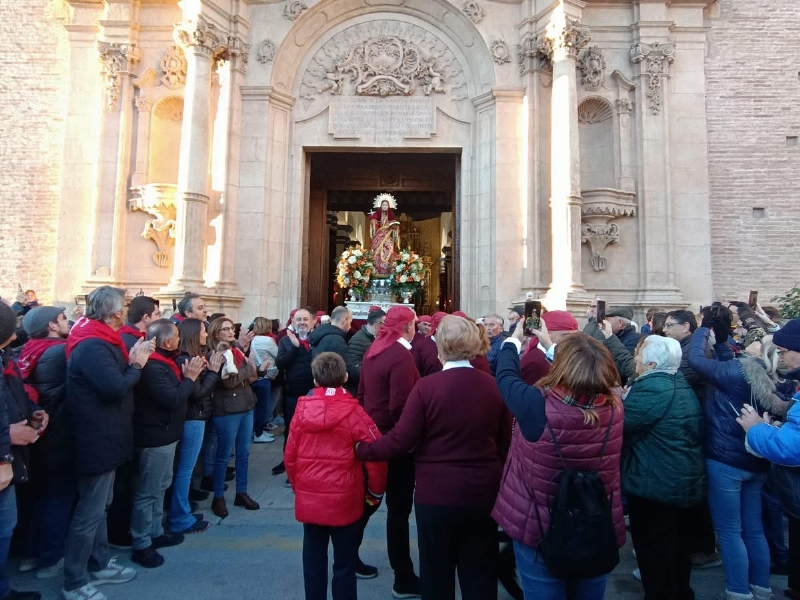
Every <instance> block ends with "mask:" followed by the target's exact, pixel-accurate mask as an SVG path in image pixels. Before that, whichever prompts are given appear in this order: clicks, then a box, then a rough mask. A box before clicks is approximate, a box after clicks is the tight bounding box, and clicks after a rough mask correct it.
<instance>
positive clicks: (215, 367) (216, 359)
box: [208, 352, 225, 373]
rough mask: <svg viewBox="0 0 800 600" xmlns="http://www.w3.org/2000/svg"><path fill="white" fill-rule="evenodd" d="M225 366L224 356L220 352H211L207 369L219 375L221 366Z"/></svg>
mask: <svg viewBox="0 0 800 600" xmlns="http://www.w3.org/2000/svg"><path fill="white" fill-rule="evenodd" d="M224 364H225V355H224V354H223V353H222V352H212V353H211V358H210V359H209V361H208V368H209V370H211V371H214V373H219V370H220V369H221V368H222V365H224Z"/></svg>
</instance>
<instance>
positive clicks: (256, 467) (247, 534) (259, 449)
mask: <svg viewBox="0 0 800 600" xmlns="http://www.w3.org/2000/svg"><path fill="white" fill-rule="evenodd" d="M281 446H282V445H281V440H280V438H279V439H278V441H276V442H275V443H273V444H262V445H254V446H253V450H252V454H251V463H250V464H251V468H250V494H251V495H252V496H253V498H254V499H255V500H257V501H258V502H259V503H260V504H261V510H259V511H254V512H248V511H245V510H244V509H242V508H237V507H234V506H233V486H231V490H230V491H229V492H228V494H227V498H228V509H229V511H230V516H229V517H228V518H227V519H224V520H220V519H218V518H216V517H214V516H213V514H212V513H211V510H210V508H209V506H210V500H209V501H207V502H203V503H202V504H201V510H203V512H204V513H205V515H206V518H211V521H212V527H211V528H210V529H209V530H208V531H207V532H205V533H203V534H200V535H193V536H187V538H186V541H185V542H184V543H183V544H182V545H180V546H177V547H175V548H166V549H164V550H161V552H162V553H163V554H164V557H165V558H166V562H165V564H164V565H163V566H162V567H160V568H158V569H154V570H146V569H139V573H138V575H137V577H136V579H135V580H134V581H132V582H130V583H128V584H124V585H119V586H104V587H103V588H102V589H103V591H104V592H105V593H106V594H107V595H108V596H109V598H110V600H142V599H153V600H194V599H203V600H228V599H241V600H262V599H263V600H272V599H281V600H302V599H303V575H302V567H301V548H302V528H301V526H300V525H299V524H298V523H297V522H296V521H295V520H294V497H293V495H292V492H291V490H289V489H287V488H286V487H284V482H285V480H286V478H285V476H283V477H273V476H272V475H271V474H270V469H271V468H272V467H273V466H274V465H275V464H277V463H278V462H279V461H280V456H281ZM385 514H386V513H385V509H383V508H382V509H381V510H380V512H378V513H377V514H376V515H375V517H373V518H372V519H371V521H370V525H369V527H368V529H367V532H366V536H365V539H364V546H363V547H362V557H363V558H364V559H365V560H366V561H367V562H369V563H371V564H374V565H376V566H377V567H378V568H379V569H380V575H379V576H378V578H377V579H373V580H370V581H360V582H359V584H358V587H359V598H360V600H379V599H380V600H384V599H390V598H391V585H392V575H391V570H390V569H389V562H388V558H387V556H386V544H385V525H384V521H385ZM412 536H416V528H415V527H414V524H413V518H412ZM412 543H413V544H414V545H413V549H414V552H416V543H415V542H412ZM119 560H120V562H122V563H124V564H128V565H130V564H131V563H130V560H129V554H128V553H127V552H120V553H119ZM414 561H415V564H417V565H418V564H419V563H418V561H417V559H416V556H415V558H414ZM133 566H136V565H133ZM15 567H16V564H15V563H12V565H11V567H10V570H11V571H12V573H13V575H12V584H13V585H14V586H15V587H16V588H18V589H37V590H39V591H41V592H42V593H43V598H45V599H46V600H55V599H56V598H58V597H59V596H58V590H59V589H60V587H61V584H62V579H61V578H60V577H58V578H55V579H52V580H49V581H39V580H37V579H35V578H34V577H33V576H31V575H19V574H16V568H15ZM635 568H636V564H635V560H634V559H633V557H632V556H631V553H630V547H629V546H628V547H626V548H625V550H624V551H623V552H622V563H621V564H620V566H619V567H618V568H617V569H616V571H615V572H614V573H613V574H612V577H611V581H610V583H609V587H608V592H607V594H606V598H608V599H609V600H638V599H641V598H642V589H641V585H640V584H639V583H638V582H637V581H636V580H635V579H633V577H632V576H631V571H632V570H633V569H635ZM693 585H694V589H695V592H696V593H697V600H711V599H712V598H714V596H715V595H716V594H717V593H719V592H720V591H722V590H723V589H724V573H723V570H722V568H717V569H709V570H705V571H697V572H695V575H694V578H693ZM772 585H773V588H774V589H775V591H776V592H778V594H776V597H782V591H783V589H784V588H785V587H786V578H785V577H773V578H772ZM500 600H510V596H508V595H507V594H506V593H505V592H504V591H503V590H501V592H500Z"/></svg>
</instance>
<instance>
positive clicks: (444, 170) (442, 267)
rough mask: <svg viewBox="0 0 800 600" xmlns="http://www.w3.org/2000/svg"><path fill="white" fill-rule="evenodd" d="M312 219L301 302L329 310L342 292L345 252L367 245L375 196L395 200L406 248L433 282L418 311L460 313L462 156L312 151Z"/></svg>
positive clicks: (304, 246) (310, 192) (339, 302)
mask: <svg viewBox="0 0 800 600" xmlns="http://www.w3.org/2000/svg"><path fill="white" fill-rule="evenodd" d="M307 161H308V162H307V166H308V168H309V171H310V177H309V180H308V181H309V202H308V219H307V228H306V233H305V241H304V245H303V250H304V254H303V277H302V282H303V285H302V289H301V300H302V304H303V305H304V306H312V307H313V308H315V309H318V310H326V311H330V310H331V309H332V308H333V307H334V306H336V305H337V304H341V303H342V302H343V300H344V299H345V297H344V292H343V291H340V290H338V288H337V286H336V285H335V273H336V266H337V263H338V260H339V256H340V255H341V253H342V251H343V250H344V249H346V248H347V247H348V246H350V245H352V244H353V243H354V242H355V241H359V242H361V243H362V244H363V245H364V247H365V248H369V226H368V222H367V213H369V212H370V211H371V210H372V205H373V201H374V199H375V197H376V196H377V195H378V194H382V193H389V194H392V195H393V196H394V197H395V199H396V200H397V211H396V215H397V216H398V217H399V220H400V222H401V232H402V233H401V241H402V243H403V245H404V246H408V247H411V249H412V250H414V251H415V252H417V253H419V254H420V255H421V256H423V257H425V258H426V259H427V260H428V261H429V264H430V266H431V269H430V270H431V278H430V283H429V286H428V289H426V294H425V300H424V302H422V303H421V304H420V305H419V306H417V310H418V311H419V313H420V314H428V313H432V312H434V311H436V310H447V311H452V310H456V309H457V308H458V273H457V268H456V267H455V266H456V265H457V264H458V256H457V240H458V232H457V231H456V223H457V222H458V212H457V211H458V209H459V206H458V202H457V195H458V194H457V190H458V184H457V182H458V177H459V169H460V154H458V153H454V152H441V153H425V154H422V153H378V152H308V154H307Z"/></svg>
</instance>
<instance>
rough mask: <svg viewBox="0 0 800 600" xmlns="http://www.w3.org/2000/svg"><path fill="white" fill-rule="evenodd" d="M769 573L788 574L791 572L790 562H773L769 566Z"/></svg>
mask: <svg viewBox="0 0 800 600" xmlns="http://www.w3.org/2000/svg"><path fill="white" fill-rule="evenodd" d="M769 574H770V575H788V574H789V563H786V564H783V565H779V564H777V563H772V564H771V565H770V566H769Z"/></svg>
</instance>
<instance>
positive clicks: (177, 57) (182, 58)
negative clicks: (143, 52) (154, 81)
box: [161, 44, 186, 90]
mask: <svg viewBox="0 0 800 600" xmlns="http://www.w3.org/2000/svg"><path fill="white" fill-rule="evenodd" d="M161 70H162V71H163V72H164V75H163V76H162V77H161V83H162V84H163V85H164V87H166V88H169V89H171V90H177V89H178V88H182V87H183V86H185V85H186V55H185V54H184V53H183V49H182V48H181V47H180V46H178V45H177V44H172V45H171V46H170V47H169V50H167V53H166V54H165V55H164V58H162V59H161Z"/></svg>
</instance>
